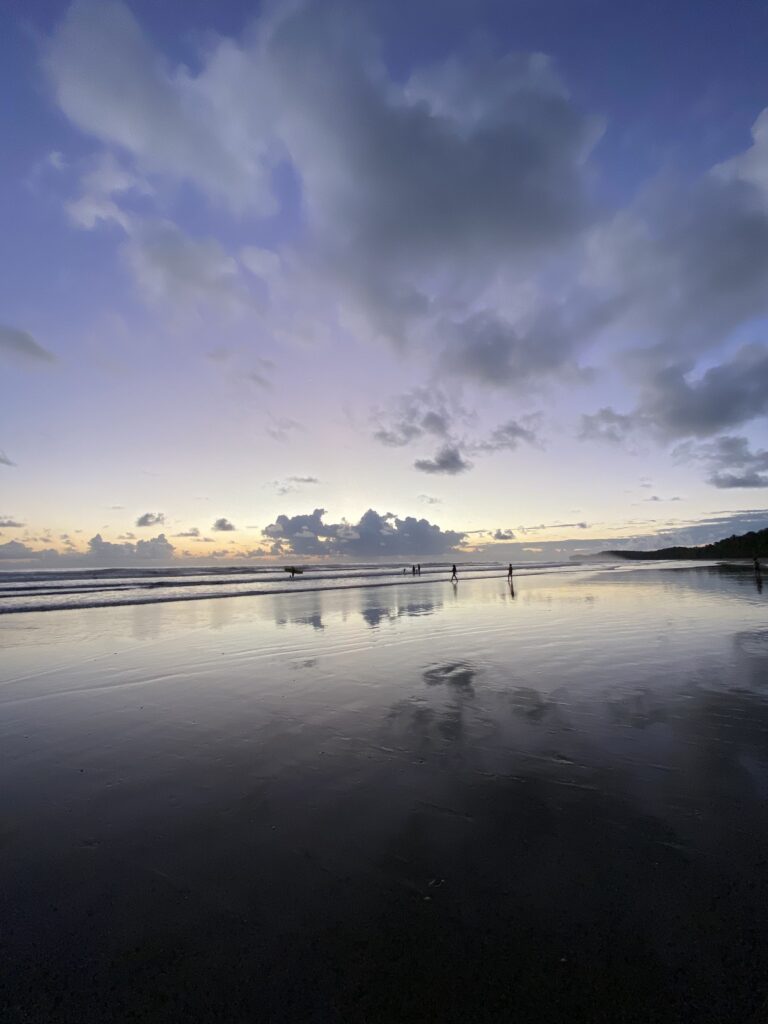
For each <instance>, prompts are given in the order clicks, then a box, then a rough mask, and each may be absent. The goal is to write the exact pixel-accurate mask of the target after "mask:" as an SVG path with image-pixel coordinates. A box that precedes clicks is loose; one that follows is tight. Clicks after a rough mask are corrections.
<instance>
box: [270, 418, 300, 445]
mask: <svg viewBox="0 0 768 1024" xmlns="http://www.w3.org/2000/svg"><path fill="white" fill-rule="evenodd" d="M298 430H306V427H305V426H304V424H303V423H299V422H298V420H292V419H291V418H290V417H288V416H283V417H281V418H280V419H275V420H273V421H272V423H270V424H269V426H268V427H267V433H268V434H269V436H270V437H271V438H272V439H273V440H274V441H287V440H288V438H289V437H290V436H291V434H294V433H295V432H296V431H298Z"/></svg>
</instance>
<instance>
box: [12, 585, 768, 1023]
mask: <svg viewBox="0 0 768 1024" xmlns="http://www.w3.org/2000/svg"><path fill="white" fill-rule="evenodd" d="M767 599H768V594H767V595H764V594H762V593H759V592H758V591H757V589H756V586H755V582H754V579H753V578H752V577H751V576H750V574H749V573H748V572H746V571H744V570H742V569H733V570H726V569H718V568H716V567H706V566H704V567H702V566H686V567H685V568H682V569H663V568H658V567H649V566H641V567H630V568H628V569H627V570H617V571H615V572H611V573H605V572H602V573H601V572H596V573H594V574H582V575H574V574H571V575H570V576H565V575H564V576H562V577H561V578H558V577H548V578H533V577H531V578H529V579H527V580H524V579H519V580H517V581H516V591H515V596H514V597H513V596H512V595H511V594H510V591H509V588H508V587H507V585H506V583H505V581H504V580H501V579H499V580H481V581H476V582H471V581H460V583H459V585H458V587H457V588H455V589H454V588H453V587H452V586H450V585H449V584H448V583H447V582H445V581H436V582H434V583H432V582H429V583H427V584H424V585H421V586H419V588H418V591H416V590H415V589H414V588H412V587H411V588H409V587H407V586H406V585H404V586H403V587H402V588H398V587H387V588H381V589H378V590H368V591H364V590H361V591H355V590H347V591H343V592H319V593H308V594H297V595H290V594H288V595H274V596H265V597H237V598H232V599H228V600H216V601H210V602H206V601H196V602H191V603H186V604H162V605H155V606H144V607H142V606H136V607H119V608H102V609H86V610H82V611H72V610H69V611H65V612H61V611H57V612H47V613H30V614H20V615H13V616H8V617H5V618H4V619H2V620H0V644H2V648H3V659H2V666H1V667H0V750H1V751H2V780H3V782H2V786H0V851H1V857H0V865H1V867H0V875H1V877H0V881H1V883H2V968H1V969H0V970H1V972H2V973H1V974H0V979H1V984H0V998H1V1000H2V1001H1V1002H0V1006H2V1007H3V1010H2V1014H0V1019H1V1020H3V1022H6V1021H8V1022H12V1024H16V1022H25V1024H26V1022H30V1021H34V1022H37V1021H40V1022H43V1021H44V1022H46V1024H58V1022H62V1024H68V1022H70V1021H71V1022H72V1024H75V1022H77V1024H86V1022H91V1021H93V1022H99V1024H108V1022H113V1021H114V1022H121V1024H122V1022H126V1021H153V1022H165V1021H168V1022H170V1021H174V1022H176V1021H181V1020H189V1021H191V1022H201V1021H217V1022H224V1024H229V1022H240V1021H281V1022H282V1021H286V1022H287V1021H291V1022H295V1021H302V1022H304V1021H322V1022H326V1021H330V1022H336V1021H339V1022H345V1024H346V1022H356V1021H360V1022H371V1021H373V1022H378V1021H382V1022H384V1021H386V1022H400V1021H441V1022H442V1021H473V1020H477V1021H506V1020H512V1019H514V1020H524V1021H528V1020H530V1021H537V1022H538V1021H550V1020H552V1021H555V1020H557V1021H571V1020H594V1021H603V1020H605V1021H610V1022H611V1024H616V1022H620V1021H633V1022H634V1021H637V1022H643V1024H648V1022H651V1021H653V1022H657V1021H667V1020H669V1021H696V1022H697V1024H700V1022H709V1021H712V1022H718V1024H727V1022H731V1021H733V1022H734V1024H736V1022H738V1024H745V1022H748V1021H758V1020H759V1021H763V1020H765V1019H767V1018H768V1001H767V1000H768V922H767V921H766V919H765V914H764V907H765V905H766V899H767V898H768V873H767V872H766V852H765V851H766V850H767V849H768V815H766V813H765V809H766V799H768V703H767V701H766V697H767V695H768V626H767V625H766V610H767V609H768V605H767V604H766V600H767Z"/></svg>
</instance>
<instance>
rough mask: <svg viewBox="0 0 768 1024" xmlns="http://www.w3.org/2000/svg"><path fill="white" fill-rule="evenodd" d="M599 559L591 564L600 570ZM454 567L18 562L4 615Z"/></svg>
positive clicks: (249, 592)
mask: <svg viewBox="0 0 768 1024" xmlns="http://www.w3.org/2000/svg"><path fill="white" fill-rule="evenodd" d="M594 567H595V566H594V564H592V565H590V566H589V568H590V569H592V570H594ZM451 568H452V563H448V562H423V563H421V571H420V573H419V574H418V575H413V573H412V565H411V563H409V564H407V565H404V564H403V563H402V562H389V563H382V562H377V563H375V564H374V563H355V564H350V563H346V564H343V565H342V564H335V565H334V564H329V563H323V564H319V565H307V566H303V567H302V572H301V574H300V575H296V576H295V577H293V578H291V576H290V574H289V573H288V572H287V571H286V570H285V569H284V568H283V567H282V566H280V567H276V566H272V565H270V566H248V565H245V566H237V567H232V566H198V567H184V568H179V567H177V566H173V567H172V566H161V567H152V568H135V567H131V568H124V567H123V568H120V567H117V568H115V567H112V568H88V569H50V570H41V569H31V570H18V571H13V570H12V571H6V572H0V615H2V614H8V613H11V612H32V611H35V612H41V611H55V610H57V609H63V608H105V607H117V606H120V605H133V604H161V603H165V602H169V601H199V600H207V599H210V598H223V597H254V596H260V595H265V594H288V593H302V592H304V591H308V590H309V591H316V590H340V589H343V588H363V587H387V586H398V587H399V586H402V584H403V583H408V584H413V585H419V584H427V583H430V582H435V581H436V580H439V579H441V578H443V577H450V575H451ZM457 569H458V573H459V574H460V576H461V578H462V579H465V580H469V579H473V580H477V579H490V578H493V577H497V576H504V577H506V575H507V565H506V564H504V565H502V564H501V563H500V562H464V563H462V564H461V565H459V566H457ZM580 569H581V567H580V566H578V565H574V564H573V563H570V562H569V563H563V562H528V563H525V565H522V566H518V567H517V568H516V569H515V573H516V575H517V576H520V577H522V576H530V575H541V574H543V573H553V572H558V573H562V572H578V571H580Z"/></svg>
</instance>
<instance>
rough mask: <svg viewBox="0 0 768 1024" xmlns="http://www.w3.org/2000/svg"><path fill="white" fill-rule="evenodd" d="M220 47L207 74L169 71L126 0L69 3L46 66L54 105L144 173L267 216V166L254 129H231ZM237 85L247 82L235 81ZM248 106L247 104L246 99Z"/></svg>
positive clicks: (225, 47)
mask: <svg viewBox="0 0 768 1024" xmlns="http://www.w3.org/2000/svg"><path fill="white" fill-rule="evenodd" d="M230 47H231V44H223V50H222V51H220V52H219V60H218V62H215V63H217V64H218V69H217V67H216V66H213V67H210V68H209V69H208V75H207V76H205V75H203V76H201V77H200V78H195V77H193V76H192V75H191V74H190V73H189V72H188V71H187V70H186V69H185V68H182V67H180V68H178V69H175V70H171V69H170V68H169V67H168V66H167V65H166V63H165V62H164V61H163V60H162V59H161V58H160V57H159V55H158V54H157V53H156V52H155V51H154V50H153V49H152V47H151V45H150V44H149V42H148V41H147V39H146V38H145V37H144V35H143V33H142V31H141V28H140V27H139V25H138V23H137V22H136V20H135V18H134V17H133V15H132V14H131V12H130V11H129V9H128V8H127V7H126V6H125V4H122V3H117V2H114V0H76V2H75V3H73V4H72V5H71V6H70V8H69V10H68V11H67V14H66V15H65V17H64V19H63V20H62V22H61V23H60V24H59V26H58V28H57V29H56V32H55V33H54V35H53V36H52V38H51V39H50V41H49V44H48V46H47V49H46V52H45V56H44V63H45V67H46V70H47V72H48V75H49V77H50V79H51V81H52V83H53V87H54V89H55V92H56V97H57V100H58V103H59V106H60V107H61V109H62V110H63V111H64V113H65V114H66V115H67V116H68V117H69V119H70V120H71V121H72V122H74V123H75V124H76V125H77V126H78V127H79V128H81V129H82V130H83V131H85V132H86V133H88V134H89V135H92V136H95V137H97V138H99V139H101V140H102V141H104V142H106V143H108V144H110V145H116V146H118V147H119V148H120V149H122V150H124V151H126V152H128V153H131V154H132V156H133V157H134V158H135V159H136V160H137V161H138V163H139V164H140V165H141V167H142V168H143V169H144V170H145V171H146V173H148V174H149V173H159V174H162V175H166V176H171V177H174V178H177V179H180V180H182V181H191V182H193V183H194V184H196V185H197V186H199V187H200V188H202V189H203V190H205V191H206V192H210V193H212V194H213V195H214V196H215V197H216V198H217V199H218V200H219V201H221V202H224V203H227V204H228V205H231V206H232V207H233V208H235V209H238V210H242V209H245V208H247V207H250V208H251V209H253V210H254V211H255V212H259V213H269V212H272V210H273V209H274V202H273V199H272V196H271V194H270V191H269V188H268V181H269V173H270V167H269V165H268V163H266V154H265V153H264V152H263V147H259V145H258V142H257V138H256V135H255V133H254V132H251V133H250V136H251V137H250V140H249V144H248V145H246V146H244V147H243V146H240V145H239V144H238V143H239V142H240V140H241V135H240V134H239V133H237V134H236V135H235V136H232V135H231V131H232V129H233V127H234V126H233V124H232V117H231V116H229V115H228V113H227V107H228V106H229V105H230V104H231V103H233V102H234V96H233V94H232V91H231V90H232V87H233V86H235V83H230V84H228V83H227V81H226V78H227V76H228V73H229V72H228V69H227V68H226V67H225V66H223V63H224V61H225V60H226V53H227V52H229V55H230V56H231V58H232V60H233V61H235V62H237V60H238V57H239V54H238V51H237V49H236V48H234V47H231V49H230ZM238 84H239V86H242V85H244V82H242V80H241V81H240V82H239V83H238ZM248 107H249V110H252V109H253V107H252V105H250V104H249V105H248Z"/></svg>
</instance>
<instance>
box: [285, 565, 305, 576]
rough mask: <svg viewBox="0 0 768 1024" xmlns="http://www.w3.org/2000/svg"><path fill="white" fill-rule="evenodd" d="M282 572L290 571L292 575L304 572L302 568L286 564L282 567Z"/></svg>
mask: <svg viewBox="0 0 768 1024" xmlns="http://www.w3.org/2000/svg"><path fill="white" fill-rule="evenodd" d="M283 572H289V573H291V575H293V574H294V573H295V574H296V575H297V576H301V574H302V573H303V572H304V570H303V569H297V568H296V566H295V565H286V566H284V567H283Z"/></svg>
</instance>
